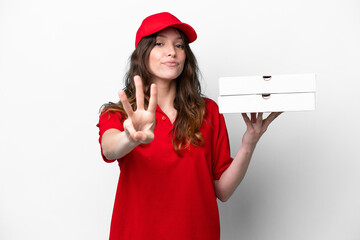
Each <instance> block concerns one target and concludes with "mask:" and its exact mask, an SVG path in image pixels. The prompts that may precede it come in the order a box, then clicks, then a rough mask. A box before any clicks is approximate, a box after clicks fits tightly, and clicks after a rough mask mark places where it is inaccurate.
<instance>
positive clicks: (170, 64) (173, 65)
mask: <svg viewBox="0 0 360 240" xmlns="http://www.w3.org/2000/svg"><path fill="white" fill-rule="evenodd" d="M163 64H164V65H166V66H168V67H176V66H178V65H179V63H178V62H175V61H166V62H163Z"/></svg>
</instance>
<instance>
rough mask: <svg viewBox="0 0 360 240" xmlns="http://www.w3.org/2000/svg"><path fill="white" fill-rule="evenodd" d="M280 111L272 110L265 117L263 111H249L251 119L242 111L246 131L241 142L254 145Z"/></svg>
mask: <svg viewBox="0 0 360 240" xmlns="http://www.w3.org/2000/svg"><path fill="white" fill-rule="evenodd" d="M281 113H282V112H272V113H271V114H270V115H269V116H268V117H267V118H266V119H263V113H258V116H257V117H256V113H251V119H250V118H249V117H248V115H247V114H246V113H242V116H243V118H244V121H245V124H246V126H247V129H246V132H245V134H244V136H243V139H242V144H243V145H247V146H251V147H255V145H256V144H257V142H258V141H259V139H260V137H261V136H262V135H263V134H264V133H265V131H266V130H267V128H268V126H269V125H270V123H271V122H272V121H274V119H275V118H277V117H278V116H279V115H280V114H281Z"/></svg>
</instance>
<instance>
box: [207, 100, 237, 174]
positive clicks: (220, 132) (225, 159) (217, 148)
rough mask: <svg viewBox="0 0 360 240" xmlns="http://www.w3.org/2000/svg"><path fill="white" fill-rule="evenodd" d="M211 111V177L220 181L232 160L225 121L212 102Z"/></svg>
mask: <svg viewBox="0 0 360 240" xmlns="http://www.w3.org/2000/svg"><path fill="white" fill-rule="evenodd" d="M212 105H213V107H212V109H211V113H212V125H213V134H214V135H213V145H212V152H213V153H212V154H213V157H214V159H213V177H214V179H215V180H218V179H220V177H221V175H222V174H223V172H224V171H225V170H226V169H227V168H228V167H229V166H230V164H231V163H232V161H233V158H232V157H231V155H230V143H229V136H228V132H227V129H226V124H225V119H224V116H223V115H222V114H220V113H219V108H218V106H217V104H216V103H215V102H213V104H212Z"/></svg>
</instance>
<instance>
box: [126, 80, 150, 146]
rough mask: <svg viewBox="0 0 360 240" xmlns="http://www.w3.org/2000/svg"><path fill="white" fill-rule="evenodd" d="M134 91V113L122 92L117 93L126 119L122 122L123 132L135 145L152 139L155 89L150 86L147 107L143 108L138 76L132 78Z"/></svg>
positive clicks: (140, 84) (141, 90) (142, 93)
mask: <svg viewBox="0 0 360 240" xmlns="http://www.w3.org/2000/svg"><path fill="white" fill-rule="evenodd" d="M134 82H135V90H136V106H137V108H136V111H135V112H134V111H133V110H132V108H131V105H130V103H129V101H128V99H127V97H126V94H125V92H124V91H123V90H121V91H120V92H119V97H120V101H121V103H122V105H123V107H124V110H125V112H126V114H127V116H128V118H127V119H126V120H125V121H124V130H125V133H126V135H127V136H128V137H129V139H130V140H132V141H133V142H135V143H137V144H141V143H145V144H146V143H149V142H151V141H152V140H153V139H154V128H155V112H156V106H157V89H156V85H155V84H151V88H150V100H149V106H148V108H147V109H146V110H145V108H144V91H143V85H142V81H141V78H140V76H135V77H134Z"/></svg>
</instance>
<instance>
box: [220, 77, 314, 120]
mask: <svg viewBox="0 0 360 240" xmlns="http://www.w3.org/2000/svg"><path fill="white" fill-rule="evenodd" d="M315 78H316V76H315V74H313V73H311V74H288V75H266V76H246V77H245V76H243V77H222V78H220V79H219V84H220V88H219V95H220V96H219V98H218V104H219V110H220V112H221V113H251V112H284V111H312V110H315V92H316V89H315Z"/></svg>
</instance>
